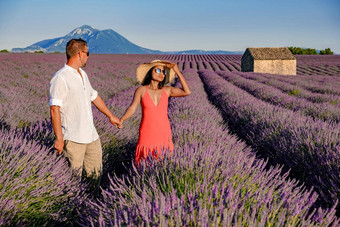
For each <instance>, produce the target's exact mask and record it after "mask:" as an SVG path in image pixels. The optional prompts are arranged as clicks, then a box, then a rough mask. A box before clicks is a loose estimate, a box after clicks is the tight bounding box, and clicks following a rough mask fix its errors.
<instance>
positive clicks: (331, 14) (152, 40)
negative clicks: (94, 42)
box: [0, 0, 340, 54]
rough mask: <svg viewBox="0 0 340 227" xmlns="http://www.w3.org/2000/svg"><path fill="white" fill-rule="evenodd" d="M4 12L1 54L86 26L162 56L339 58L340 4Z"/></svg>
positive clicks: (79, 5) (9, 4)
mask: <svg viewBox="0 0 340 227" xmlns="http://www.w3.org/2000/svg"><path fill="white" fill-rule="evenodd" d="M0 9H1V13H0V49H8V50H10V49H12V48H14V47H26V46H29V45H31V44H33V43H35V42H38V41H41V40H44V39H50V38H56V37H61V36H64V35H66V34H67V33H69V32H71V31H72V30H73V29H75V28H77V27H80V26H82V25H85V24H86V25H90V26H92V27H94V28H96V29H100V30H102V29H113V30H115V31H116V32H118V33H119V34H121V35H123V36H124V37H125V38H127V39H128V40H130V41H131V42H133V43H135V44H137V45H139V46H142V47H145V48H149V49H154V50H161V51H179V50H191V49H202V50H229V51H244V50H245V48H247V47H278V46H299V47H305V48H307V47H309V48H315V49H325V48H328V47H329V48H331V49H332V50H333V51H334V52H336V53H338V54H340V1H339V0H239V1H236V0H235V1H223V0H220V1H217V0H210V1H207V0H206V1H201V0H196V1H193V0H186V1H185V0H182V1H180V0H172V1H163V0H158V1H154V0H151V1H143V0H119V1H115V0H110V1H109V0H102V1H94V0H82V1H72V0H71V1H66V0H58V1H47V0H0Z"/></svg>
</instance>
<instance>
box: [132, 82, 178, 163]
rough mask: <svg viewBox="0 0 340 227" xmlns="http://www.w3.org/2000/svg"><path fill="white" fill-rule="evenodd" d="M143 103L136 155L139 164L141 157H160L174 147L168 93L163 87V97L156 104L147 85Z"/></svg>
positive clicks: (136, 161)
mask: <svg viewBox="0 0 340 227" xmlns="http://www.w3.org/2000/svg"><path fill="white" fill-rule="evenodd" d="M141 105H142V120H141V124H140V128H139V140H138V144H137V147H136V157H135V163H136V165H137V166H138V165H139V164H140V161H141V159H146V158H147V156H148V155H149V154H152V156H153V157H154V158H158V157H162V152H164V151H170V152H171V151H172V150H173V149H174V145H173V143H172V136H171V128H170V122H169V118H168V94H167V93H166V92H165V91H164V89H162V94H161V98H160V100H159V103H158V105H157V106H156V105H155V104H154V103H153V101H152V99H151V97H150V95H149V92H148V87H146V92H145V93H144V95H143V97H142V103H141Z"/></svg>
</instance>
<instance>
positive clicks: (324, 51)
mask: <svg viewBox="0 0 340 227" xmlns="http://www.w3.org/2000/svg"><path fill="white" fill-rule="evenodd" d="M320 54H321V55H333V54H334V53H333V52H332V51H331V49H330V48H326V49H325V50H320Z"/></svg>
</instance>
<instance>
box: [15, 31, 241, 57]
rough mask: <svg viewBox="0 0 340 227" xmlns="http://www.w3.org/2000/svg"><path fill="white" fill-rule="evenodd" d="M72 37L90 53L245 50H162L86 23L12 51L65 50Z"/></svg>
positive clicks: (182, 52) (180, 52)
mask: <svg viewBox="0 0 340 227" xmlns="http://www.w3.org/2000/svg"><path fill="white" fill-rule="evenodd" d="M72 38H82V39H84V40H86V42H87V44H88V48H89V51H90V53H97V54H242V53H243V52H230V51H203V50H187V51H172V52H162V51H159V50H151V49H147V48H143V47H140V46H138V45H136V44H134V43H132V42H130V41H129V40H127V39H126V38H124V37H123V36H121V35H120V34H118V33H117V32H115V31H113V30H112V29H106V30H98V29H95V28H92V27H91V26H88V25H84V26H81V27H79V28H76V29H74V30H73V31H71V32H70V33H68V34H67V35H65V36H64V37H60V38H53V39H47V40H43V41H40V42H37V43H34V44H32V45H30V46H28V47H25V48H13V49H12V50H11V52H34V51H43V52H45V53H54V52H65V47H66V43H67V42H68V41H69V40H70V39H72Z"/></svg>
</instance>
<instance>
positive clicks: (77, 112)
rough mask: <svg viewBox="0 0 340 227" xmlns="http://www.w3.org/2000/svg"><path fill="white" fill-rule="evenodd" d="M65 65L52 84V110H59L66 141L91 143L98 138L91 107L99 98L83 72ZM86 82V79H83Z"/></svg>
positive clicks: (54, 77)
mask: <svg viewBox="0 0 340 227" xmlns="http://www.w3.org/2000/svg"><path fill="white" fill-rule="evenodd" d="M79 71H80V72H81V74H82V77H81V76H80V74H79V73H78V71H77V70H76V69H74V68H72V67H70V66H68V65H66V64H65V66H64V67H63V68H61V69H60V70H59V71H58V72H56V74H55V75H54V76H53V78H52V79H51V82H50V101H49V104H50V106H60V114H61V128H62V133H63V139H64V140H71V141H73V142H76V143H91V142H93V141H95V140H96V139H98V138H99V135H98V133H97V130H96V128H95V127H94V124H93V115H92V108H91V103H92V101H93V100H95V99H96V98H97V96H98V92H97V91H95V90H94V89H93V88H92V86H91V84H90V81H89V79H88V77H87V74H86V73H85V71H84V70H82V69H79ZM82 78H83V79H82Z"/></svg>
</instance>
